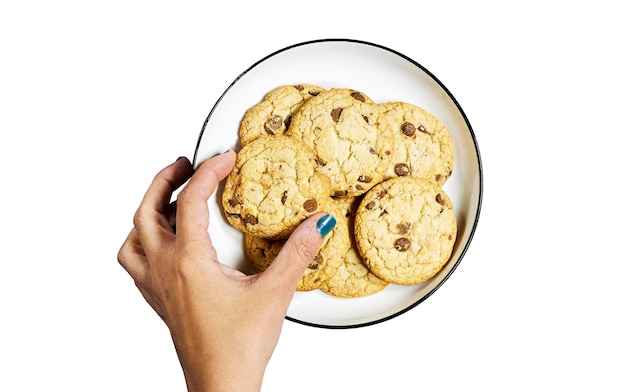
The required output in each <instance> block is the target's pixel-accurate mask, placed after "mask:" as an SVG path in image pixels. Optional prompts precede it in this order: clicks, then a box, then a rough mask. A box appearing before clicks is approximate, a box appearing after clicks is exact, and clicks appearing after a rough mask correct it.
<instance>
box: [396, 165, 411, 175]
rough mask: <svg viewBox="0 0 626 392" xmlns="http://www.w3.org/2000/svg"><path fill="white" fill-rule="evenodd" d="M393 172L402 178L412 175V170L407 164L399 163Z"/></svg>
mask: <svg viewBox="0 0 626 392" xmlns="http://www.w3.org/2000/svg"><path fill="white" fill-rule="evenodd" d="M393 171H394V172H396V174H397V175H398V176H400V177H404V176H408V175H409V174H411V169H409V165H407V164H406V163H398V164H397V165H396V166H394V168H393Z"/></svg>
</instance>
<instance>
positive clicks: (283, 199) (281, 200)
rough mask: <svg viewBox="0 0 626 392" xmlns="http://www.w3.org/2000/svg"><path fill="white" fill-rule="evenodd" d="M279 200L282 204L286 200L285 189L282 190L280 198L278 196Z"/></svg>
mask: <svg viewBox="0 0 626 392" xmlns="http://www.w3.org/2000/svg"><path fill="white" fill-rule="evenodd" d="M280 202H281V203H282V204H285V203H286V202H287V191H284V192H283V195H282V196H281V198H280Z"/></svg>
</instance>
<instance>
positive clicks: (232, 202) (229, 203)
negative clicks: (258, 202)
mask: <svg viewBox="0 0 626 392" xmlns="http://www.w3.org/2000/svg"><path fill="white" fill-rule="evenodd" d="M239 204H241V203H240V202H239V200H237V199H230V200H228V205H229V206H231V207H235V206H238V205H239Z"/></svg>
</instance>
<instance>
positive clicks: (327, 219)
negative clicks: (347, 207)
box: [317, 214, 337, 237]
mask: <svg viewBox="0 0 626 392" xmlns="http://www.w3.org/2000/svg"><path fill="white" fill-rule="evenodd" d="M335 224H337V220H335V217H334V216H332V215H330V214H326V215H324V216H323V217H321V218H320V219H319V220H318V221H317V231H319V233H320V234H321V235H322V237H326V235H327V234H328V233H330V231H331V230H332V229H333V227H335Z"/></svg>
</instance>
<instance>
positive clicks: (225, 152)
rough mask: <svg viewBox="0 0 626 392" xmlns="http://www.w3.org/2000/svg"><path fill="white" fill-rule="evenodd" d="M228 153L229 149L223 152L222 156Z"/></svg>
mask: <svg viewBox="0 0 626 392" xmlns="http://www.w3.org/2000/svg"><path fill="white" fill-rule="evenodd" d="M228 151H230V148H229V149H228V150H226V151H224V152H223V153H222V155H224V154H228Z"/></svg>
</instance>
